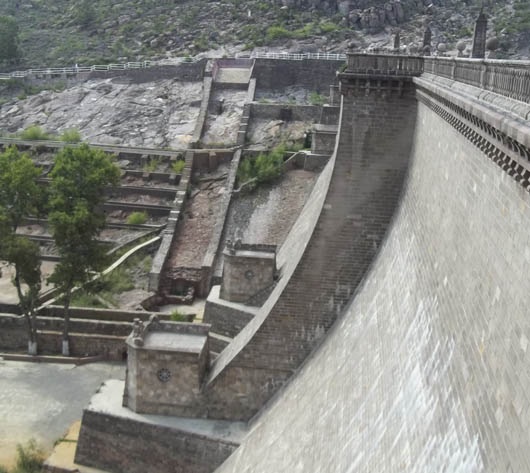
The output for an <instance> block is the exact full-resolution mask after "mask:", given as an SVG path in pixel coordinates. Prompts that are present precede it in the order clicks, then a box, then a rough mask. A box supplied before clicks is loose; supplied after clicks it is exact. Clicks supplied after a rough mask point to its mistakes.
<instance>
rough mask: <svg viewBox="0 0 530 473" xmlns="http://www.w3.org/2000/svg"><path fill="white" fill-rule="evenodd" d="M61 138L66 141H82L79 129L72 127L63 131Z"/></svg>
mask: <svg viewBox="0 0 530 473" xmlns="http://www.w3.org/2000/svg"><path fill="white" fill-rule="evenodd" d="M59 139H60V140H61V141H64V142H65V143H79V142H80V141H81V133H79V130H77V129H75V128H72V129H70V130H65V131H63V132H62V134H61V136H60V137H59Z"/></svg>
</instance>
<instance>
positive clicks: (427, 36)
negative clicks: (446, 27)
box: [422, 25, 432, 56]
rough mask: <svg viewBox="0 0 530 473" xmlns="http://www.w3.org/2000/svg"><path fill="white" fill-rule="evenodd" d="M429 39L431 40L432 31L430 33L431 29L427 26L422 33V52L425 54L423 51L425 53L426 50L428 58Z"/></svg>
mask: <svg viewBox="0 0 530 473" xmlns="http://www.w3.org/2000/svg"><path fill="white" fill-rule="evenodd" d="M431 39H432V31H431V28H430V27H429V25H427V26H426V27H425V31H424V32H423V46H422V51H423V52H424V53H425V51H427V49H426V48H428V50H429V54H428V55H429V56H430V52H431Z"/></svg>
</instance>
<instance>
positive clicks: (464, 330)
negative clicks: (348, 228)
mask: <svg viewBox="0 0 530 473" xmlns="http://www.w3.org/2000/svg"><path fill="white" fill-rule="evenodd" d="M350 112H351V113H352V115H353V116H355V113H357V112H355V111H354V110H350ZM526 126H528V122H527V124H526ZM381 130H384V126H381ZM372 131H373V133H376V132H377V128H374V129H373V130H372ZM411 137H413V143H414V144H413V151H412V153H411V159H410V166H409V173H408V176H407V179H406V182H405V185H404V189H403V194H402V198H401V201H400V204H399V208H398V210H397V213H396V215H395V216H394V218H393V223H392V225H391V229H390V230H389V232H388V234H387V237H386V238H385V241H384V243H383V245H382V247H381V249H380V252H379V254H378V256H377V258H376V260H375V262H374V264H373V265H372V267H371V269H370V271H369V272H368V274H367V275H366V277H365V278H364V280H363V281H362V283H361V284H360V286H359V287H358V289H357V292H356V294H355V296H354V297H353V298H352V300H351V302H350V303H349V305H348V306H347V307H346V309H345V311H344V313H343V314H342V316H341V318H340V319H339V321H338V322H337V323H336V324H335V325H334V326H333V327H332V328H331V330H330V331H329V332H328V336H327V338H326V339H325V340H324V342H323V343H322V344H321V345H320V347H319V348H318V349H317V350H316V351H315V352H313V353H312V355H311V356H310V357H309V358H308V360H307V361H306V362H305V363H304V365H303V367H302V368H301V370H300V371H299V372H298V373H297V375H296V376H295V377H293V379H292V381H291V382H290V383H289V384H288V385H287V386H286V387H285V388H284V389H283V390H282V391H281V392H280V393H279V394H278V395H277V396H276V397H275V399H274V400H273V401H272V402H271V403H270V404H269V405H268V406H267V408H266V409H264V411H263V412H262V413H260V415H259V416H258V417H257V418H256V419H255V420H254V422H253V423H252V425H251V432H250V434H249V435H248V437H247V438H246V439H245V441H244V442H243V444H242V445H241V446H240V447H239V449H238V450H237V451H236V452H235V453H234V454H232V456H231V457H230V458H229V459H228V460H227V461H226V462H225V463H224V464H223V465H222V466H221V467H220V468H219V469H218V470H217V472H218V473H233V472H238V473H250V472H252V473H262V472H263V473H265V472H267V473H279V472H289V473H293V472H304V473H306V472H315V473H317V472H319V473H331V472H333V473H342V472H344V473H346V472H348V473H350V472H404V471H405V472H414V473H425V472H442V471H447V472H452V473H453V472H466V473H471V472H501V471H502V472H525V471H530V448H529V446H530V434H529V431H530V389H529V388H530V370H529V363H530V347H529V339H530V318H529V309H528V303H527V298H528V295H529V294H530V278H529V277H528V266H529V262H530V232H529V231H528V228H529V227H530V195H529V193H528V192H527V191H526V190H525V189H524V188H523V187H522V186H521V185H520V184H518V183H517V182H516V181H515V180H514V179H513V178H512V177H510V176H509V175H508V174H507V172H505V171H504V170H503V169H502V168H501V167H499V166H498V165H497V164H496V163H495V162H493V161H492V160H490V159H488V158H487V157H486V156H485V155H484V154H483V153H482V152H481V151H480V150H479V148H478V147H477V146H476V145H475V144H473V143H472V142H471V141H468V139H467V138H466V137H464V136H463V135H462V134H461V133H459V132H458V131H457V129H456V128H454V127H453V125H452V124H451V122H450V121H447V120H444V119H443V118H442V117H441V116H440V115H439V114H438V113H436V112H435V111H434V109H433V108H432V107H429V106H427V105H426V104H425V103H423V102H419V103H418V105H417V121H416V127H415V129H414V132H413V133H412V132H411ZM343 151H344V149H343V148H342V147H341V146H339V152H338V154H339V155H340V154H342V153H343ZM347 152H349V151H347Z"/></svg>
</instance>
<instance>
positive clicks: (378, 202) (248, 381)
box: [205, 81, 416, 420]
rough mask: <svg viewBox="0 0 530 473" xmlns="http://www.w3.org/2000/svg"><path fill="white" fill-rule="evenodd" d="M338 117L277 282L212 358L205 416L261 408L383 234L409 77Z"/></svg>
mask: <svg viewBox="0 0 530 473" xmlns="http://www.w3.org/2000/svg"><path fill="white" fill-rule="evenodd" d="M354 111H355V113H354ZM342 114H343V115H342V116H343V119H342V121H341V127H340V130H339V143H340V144H339V148H340V150H341V151H340V152H337V153H335V155H334V156H333V157H332V159H331V160H330V163H329V165H328V167H327V168H326V169H325V170H324V171H323V174H322V176H321V177H320V179H319V182H317V184H316V186H315V189H316V191H315V192H314V193H313V195H312V196H311V200H310V202H309V204H308V206H306V208H305V209H304V214H303V215H302V218H300V219H299V220H298V222H297V224H296V225H295V226H294V227H293V230H292V231H291V234H290V235H289V237H288V239H287V242H286V244H285V245H284V246H285V248H282V249H281V251H280V255H279V259H280V260H281V259H282V258H284V255H285V254H286V253H288V256H287V260H288V261H287V262H286V264H285V265H284V267H283V268H282V276H281V279H280V281H279V283H278V285H277V286H276V287H275V289H274V291H273V293H272V294H271V296H270V297H269V300H268V301H267V302H266V303H265V305H264V306H263V307H262V308H261V310H260V312H259V313H258V314H257V315H256V316H255V317H254V319H253V320H252V321H251V322H250V323H249V324H248V325H247V326H246V327H245V328H244V329H243V330H242V331H241V332H240V333H239V334H238V336H237V337H236V338H235V339H234V341H233V342H232V343H231V344H230V345H229V346H228V347H227V348H226V349H225V350H224V351H223V352H222V353H221V354H220V356H219V357H218V358H217V360H216V361H215V363H214V365H213V369H212V373H211V375H210V378H209V380H208V384H207V388H206V393H205V397H206V399H207V406H208V413H207V415H208V417H210V418H221V419H223V418H224V419H237V420H248V419H250V418H251V417H252V416H253V415H254V414H256V413H257V412H258V411H259V410H260V409H261V408H262V407H263V405H264V404H265V403H266V402H267V401H268V400H269V399H270V398H271V396H272V395H273V394H274V393H275V392H276V391H277V390H278V389H280V388H281V387H282V386H283V384H284V383H285V382H286V380H287V379H289V378H290V377H291V376H292V374H293V373H294V372H296V371H297V370H298V369H299V366H300V365H301V364H302V363H303V361H304V360H305V359H306V357H307V356H308V355H309V354H310V353H311V351H312V350H313V349H314V348H315V347H316V346H318V345H319V344H320V343H321V341H322V340H323V338H324V336H325V334H326V332H327V331H328V329H329V328H330V327H331V326H332V325H333V323H334V322H335V320H336V318H337V316H338V315H339V314H340V313H341V312H342V311H343V310H344V308H345V306H346V304H347V303H348V301H349V300H350V298H351V296H352V294H353V293H354V291H355V289H356V287H357V285H358V284H359V282H360V281H361V279H362V278H363V276H364V274H365V273H366V271H367V269H368V267H369V265H370V264H371V263H372V261H373V259H374V257H375V255H376V254H377V252H378V250H379V246H380V245H381V242H382V241H383V237H384V235H385V233H386V230H387V228H388V225H389V223H390V220H391V218H392V215H393V214H394V210H395V208H396V206H397V203H398V201H399V196H400V193H401V190H402V187H403V182H404V178H405V175H406V172H407V168H408V160H409V156H410V152H411V147H412V134H413V133H412V132H413V130H414V126H415V119H416V99H415V95H414V88H413V86H412V81H409V82H407V85H406V86H405V87H404V89H403V90H402V94H401V95H400V94H398V93H397V91H392V92H390V91H373V92H372V93H370V94H366V90H365V89H364V88H363V89H362V90H359V91H358V93H357V94H353V95H350V96H348V97H347V98H346V99H345V100H344V103H343V107H342Z"/></svg>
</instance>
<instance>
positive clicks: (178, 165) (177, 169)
mask: <svg viewBox="0 0 530 473" xmlns="http://www.w3.org/2000/svg"><path fill="white" fill-rule="evenodd" d="M184 166H186V162H185V161H183V160H181V159H178V160H177V161H175V162H174V163H173V164H172V165H171V169H173V172H174V173H175V174H180V173H182V170H183V169H184Z"/></svg>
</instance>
